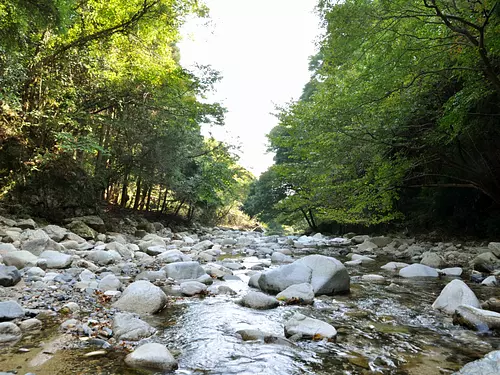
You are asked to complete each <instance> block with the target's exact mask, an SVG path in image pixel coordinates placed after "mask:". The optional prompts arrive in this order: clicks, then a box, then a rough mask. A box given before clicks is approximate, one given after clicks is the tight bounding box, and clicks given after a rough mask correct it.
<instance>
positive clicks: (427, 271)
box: [399, 264, 439, 278]
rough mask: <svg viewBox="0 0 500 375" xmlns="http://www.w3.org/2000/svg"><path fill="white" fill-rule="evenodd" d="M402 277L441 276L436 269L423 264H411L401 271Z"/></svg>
mask: <svg viewBox="0 0 500 375" xmlns="http://www.w3.org/2000/svg"><path fill="white" fill-rule="evenodd" d="M399 276H401V277H407V278H409V277H438V276H439V274H438V272H437V271H436V269H435V268H432V267H429V266H425V265H423V264H410V265H409V266H406V267H404V268H401V269H400V270H399Z"/></svg>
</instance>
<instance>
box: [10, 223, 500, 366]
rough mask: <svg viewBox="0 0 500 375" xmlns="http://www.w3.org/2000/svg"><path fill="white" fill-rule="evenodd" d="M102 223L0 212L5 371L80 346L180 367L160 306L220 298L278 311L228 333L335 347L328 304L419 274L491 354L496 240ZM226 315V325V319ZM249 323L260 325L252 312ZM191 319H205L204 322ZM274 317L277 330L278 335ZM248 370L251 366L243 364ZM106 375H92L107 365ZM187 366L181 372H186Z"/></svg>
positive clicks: (380, 362)
mask: <svg viewBox="0 0 500 375" xmlns="http://www.w3.org/2000/svg"><path fill="white" fill-rule="evenodd" d="M106 224H107V223H104V222H103V220H102V219H101V218H99V217H96V216H88V217H79V218H74V219H72V220H69V221H68V223H67V225H66V226H65V227H60V226H56V225H47V226H42V227H39V226H38V225H37V223H36V222H35V221H33V220H31V219H28V220H17V221H16V220H12V219H9V218H4V217H0V237H1V242H0V285H1V287H0V301H1V302H0V345H2V346H3V349H0V358H1V359H2V362H0V366H2V367H0V370H1V371H4V372H9V371H17V372H18V373H28V372H32V373H35V374H38V375H43V374H44V373H56V372H47V371H48V370H47V368H48V367H47V366H49V367H50V361H51V359H53V357H57V355H60V354H58V353H61V352H65V353H68V352H72V351H71V350H68V349H72V350H73V351H74V350H84V353H83V354H82V353H80V352H79V354H78V355H79V356H82V357H83V358H87V359H92V358H96V359H98V358H101V359H103V358H105V360H106V361H108V360H110V358H113V361H119V362H120V363H123V365H124V366H126V367H124V368H129V369H130V370H127V371H131V372H130V373H131V374H133V373H138V372H134V371H136V370H134V369H147V370H152V371H171V370H174V369H176V368H180V369H181V370H182V369H183V364H182V360H181V361H180V362H179V358H183V355H185V354H186V353H182V352H177V351H176V350H175V349H174V350H172V352H171V351H169V349H168V348H167V345H166V344H168V340H167V339H161V338H162V337H163V336H164V335H165V332H167V331H168V330H165V324H167V325H168V324H173V323H172V322H169V320H168V318H165V313H167V314H168V311H169V310H173V309H175V306H176V304H177V303H178V301H183V303H190V302H189V301H193V303H200V304H204V305H205V306H210V304H211V303H212V302H210V301H215V302H217V301H225V302H224V303H225V305H224V306H225V308H226V309H228V306H229V305H227V303H232V304H234V305H235V306H242V307H241V308H242V309H251V310H252V311H253V310H255V311H268V310H267V309H269V311H272V310H273V309H281V310H282V311H283V314H284V315H283V317H281V315H280V317H279V318H278V317H275V316H274V315H273V318H272V319H275V320H274V321H273V320H272V319H271V320H269V323H268V325H269V327H266V324H265V323H264V324H263V325H257V326H255V325H254V326H248V327H243V328H241V329H237V330H235V331H234V332H232V333H231V334H234V335H236V336H237V337H239V339H238V340H241V341H242V342H245V341H248V340H250V341H251V342H254V341H256V342H262V343H264V344H273V345H280V346H283V347H287V348H295V347H297V345H298V346H299V347H303V346H306V347H307V349H308V350H312V351H313V352H317V353H321V352H324V351H325V350H326V351H327V352H330V353H334V352H337V351H338V350H339V348H338V346H339V345H341V346H342V344H339V343H338V342H337V343H336V341H338V340H340V339H339V333H338V329H339V326H338V325H337V324H336V319H334V318H333V317H335V316H337V315H338V314H336V313H333V312H335V311H342V306H347V305H349V304H352V303H356V296H357V295H358V294H359V293H360V291H359V286H361V287H363V288H365V286H366V288H371V287H374V288H378V289H376V290H377V291H379V290H382V291H383V292H384V293H395V294H398V293H401V294H403V293H407V291H405V290H406V289H405V287H404V286H405V285H406V284H401V283H405V282H406V281H408V282H410V283H411V282H413V281H412V280H415V284H414V285H418V286H419V287H421V284H418V283H419V282H420V280H433V279H435V280H442V281H443V282H444V283H445V284H447V285H446V287H445V288H442V287H440V292H441V293H440V295H439V296H437V295H436V296H434V297H432V299H428V300H427V301H426V304H427V305H428V307H429V309H431V310H432V309H434V311H435V312H432V313H430V314H435V316H436V317H437V319H441V320H442V321H443V322H444V323H443V324H446V322H447V321H450V322H451V320H453V321H454V322H455V323H456V324H460V325H462V326H464V327H466V328H459V330H462V331H463V330H465V329H474V330H477V331H479V332H482V333H481V334H482V335H487V336H488V337H492V338H493V341H492V342H489V341H486V342H484V343H482V344H481V345H484V346H483V347H484V348H485V350H482V352H487V351H488V350H486V349H487V348H490V349H491V350H490V351H492V353H493V354H491V355H490V356H489V357H486V358H485V361H486V362H487V363H488V366H489V363H491V362H492V361H489V360H488V358H490V357H491V358H496V357H495V355H497V354H494V353H495V352H494V351H493V349H498V347H497V346H495V345H497V341H495V340H496V339H495V337H497V336H495V335H497V333H495V332H497V331H498V330H499V329H500V314H499V311H500V303H499V300H498V299H496V298H495V296H497V297H498V294H499V293H498V291H499V288H498V280H499V275H500V243H496V242H492V243H489V244H488V246H485V247H471V246H467V245H466V244H460V243H430V242H419V241H416V240H415V239H409V238H389V237H369V236H359V235H354V234H350V235H347V236H345V237H342V238H335V237H326V236H323V235H321V234H316V235H314V236H301V237H298V236H289V237H279V236H265V235H263V234H262V233H258V232H240V231H233V230H228V229H222V228H204V227H200V226H195V227H193V228H176V229H175V230H174V231H173V230H172V229H170V228H168V227H165V226H164V225H163V224H161V223H149V222H146V221H144V220H143V221H141V222H135V221H133V220H131V219H123V220H122V221H121V222H119V223H118V224H119V225H118V226H117V228H119V230H121V232H113V231H109V225H106ZM340 259H342V260H343V261H340ZM381 260H384V262H383V264H379V263H380V262H381ZM367 269H369V270H370V271H371V272H366V270H367ZM461 280H465V281H467V283H464V282H463V281H461ZM243 284H245V286H243ZM246 285H249V286H250V289H249V288H248V287H247V286H246ZM469 286H472V287H473V288H474V289H475V290H476V291H479V293H480V294H483V295H484V298H482V300H480V298H478V297H477V296H476V293H475V292H474V291H473V290H471V289H470V288H469ZM410 289H411V288H410ZM441 289H442V290H441ZM483 291H484V293H483ZM437 294H439V293H437ZM328 296H333V297H328ZM335 296H337V297H335ZM436 297H437V298H436ZM490 297H491V298H490ZM339 301H341V302H342V301H344V302H342V303H344V305H342V303H339ZM215 302H213V303H215ZM281 310H280V311H281ZM321 310H324V311H329V313H328V314H324V315H320V316H319V318H320V319H318V317H317V316H316V314H315V313H316V312H318V311H321ZM237 311H240V310H237ZM243 311H245V310H243ZM349 313H350V314H352V317H353V318H352V320H353V321H355V320H356V319H355V318H354V316H355V315H354V314H361V313H360V312H359V311H357V312H352V311H349ZM261 314H263V313H261ZM363 314H365V312H363ZM395 314H397V313H395ZM422 314H424V313H422ZM425 314H429V313H428V312H425ZM315 316H316V317H315ZM380 316H382V314H380ZM433 316H434V315H433ZM162 317H163V318H162ZM226 318H227V319H229V320H228V322H227V324H229V323H230V319H231V318H230V317H226ZM376 318H377V319H379V318H380V317H379V316H377V317H376ZM417 318H418V317H417ZM245 319H246V318H245ZM248 319H249V320H250V321H252V319H256V321H260V320H259V319H260V318H258V317H257V316H252V317H248ZM380 319H382V318H380ZM384 319H385V318H384ZM264 322H265V320H264ZM377 322H378V321H377ZM199 323H200V324H201V325H203V324H204V322H203V319H201V320H200V322H199ZM206 323H207V324H208V322H206ZM272 327H280V328H279V329H281V333H279V332H277V329H278V328H276V329H272ZM374 327H376V326H374ZM355 329H358V330H362V329H363V328H362V327H356V328H355ZM367 329H369V330H373V328H367ZM464 332H465V331H464ZM49 333H50V335H49ZM365 334H368V335H370V334H373V332H372V333H363V335H365ZM343 335H345V330H342V329H341V332H340V337H343ZM231 337H232V336H231ZM477 337H479V341H481V339H480V336H477ZM230 340H233V338H231V339H230ZM398 342H399V341H398ZM29 343H31V345H29ZM308 345H315V346H314V347H310V346H308ZM332 345H333V346H332ZM335 345H337V346H335ZM398 345H400V344H399V343H398ZM174 346H175V343H174ZM171 349H172V348H171ZM291 350H295V349H291ZM367 352H369V350H367ZM21 353H22V356H23V361H24V362H23V364H22V365H19V364H18V363H16V361H14V360H13V359H12V356H13V355H14V354H15V355H17V356H18V357H19V356H20V355H21ZM353 358H354V359H353ZM355 358H358V359H355ZM110 361H111V360H110ZM398 361H399V362H400V364H399V365H398V363H396V362H398ZM404 361H405V359H404V358H400V357H398V356H397V355H393V356H392V357H387V358H386V357H384V356H381V355H378V357H377V356H374V358H370V357H369V356H363V357H362V359H359V356H353V355H349V356H348V360H347V362H345V363H346V365H347V366H353V367H352V370H351V372H352V373H363V371H365V372H366V371H373V372H379V373H400V372H398V371H401V368H402V367H401V366H402V365H403V362H404ZM488 361H489V362H488ZM486 362H484V363H486ZM2 363H3V364H4V365H5V364H7V367H6V368H4V367H3V366H4V365H1V364H2ZM482 363H483V362H478V364H477V365H476V368H477V366H482ZM8 366H14V367H12V368H11V367H8ZM467 366H469V367H467ZM467 366H466V367H464V369H463V370H461V371H462V372H460V374H473V373H474V372H471V371H475V370H474V367H473V366H474V365H473V363H471V364H469V365H467ZM313 367H314V366H313ZM468 368H473V370H468ZM199 370H200V371H201V372H203V371H204V370H203V369H199ZM247 370H248V371H249V372H252V371H251V370H249V369H246V368H241V371H242V372H245V371H247ZM19 371H21V372H19ZM89 371H90V370H89ZM92 371H95V370H92ZM106 371H108V372H102V373H103V374H104V373H113V372H112V371H111V370H109V369H108V370H106ZM110 371H111V372H110ZM123 371H125V370H123V369H122V370H120V372H115V373H124V372H123ZM137 371H142V370H137ZM185 371H188V370H187V369H185ZM189 371H190V372H185V373H196V371H194V370H192V369H190V370H189ZM308 371H312V372H315V373H321V371H320V370H317V371H315V370H311V369H309V370H308ZM330 371H331V370H330ZM339 371H341V370H340V369H339ZM257 372H258V371H257ZM260 372H261V373H262V371H260ZM292 372H293V371H292ZM448 372H450V373H451V371H448ZM61 373H62V372H61ZM84 373H85V372H84ZM88 373H90V372H88ZM93 373H95V372H93ZM214 373H216V372H214ZM274 373H278V372H276V371H275V372H274ZM328 373H334V372H328ZM339 373H341V372H339ZM407 373H411V371H409V372H407ZM431 373H432V372H428V374H431ZM436 373H439V372H436Z"/></svg>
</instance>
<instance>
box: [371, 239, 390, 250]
mask: <svg viewBox="0 0 500 375" xmlns="http://www.w3.org/2000/svg"><path fill="white" fill-rule="evenodd" d="M370 242H372V243H374V244H375V245H377V246H378V247H380V248H382V247H385V246H387V245H389V244H390V243H391V242H392V238H391V237H372V238H370Z"/></svg>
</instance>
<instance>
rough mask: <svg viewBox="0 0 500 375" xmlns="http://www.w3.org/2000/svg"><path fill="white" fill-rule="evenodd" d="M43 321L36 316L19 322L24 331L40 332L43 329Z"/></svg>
mask: <svg viewBox="0 0 500 375" xmlns="http://www.w3.org/2000/svg"><path fill="white" fill-rule="evenodd" d="M42 326H43V325H42V322H41V321H40V320H38V319H36V318H31V319H27V320H23V321H22V322H21V323H19V328H20V329H21V331H22V332H38V331H40V330H41V329H42Z"/></svg>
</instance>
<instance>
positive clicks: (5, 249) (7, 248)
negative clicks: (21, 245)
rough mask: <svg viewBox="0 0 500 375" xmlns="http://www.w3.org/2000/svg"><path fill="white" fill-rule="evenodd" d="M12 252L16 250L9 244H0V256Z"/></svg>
mask: <svg viewBox="0 0 500 375" xmlns="http://www.w3.org/2000/svg"><path fill="white" fill-rule="evenodd" d="M12 251H18V249H16V247H15V246H14V245H12V244H11V243H0V255H2V254H7V253H11V252H12Z"/></svg>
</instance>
